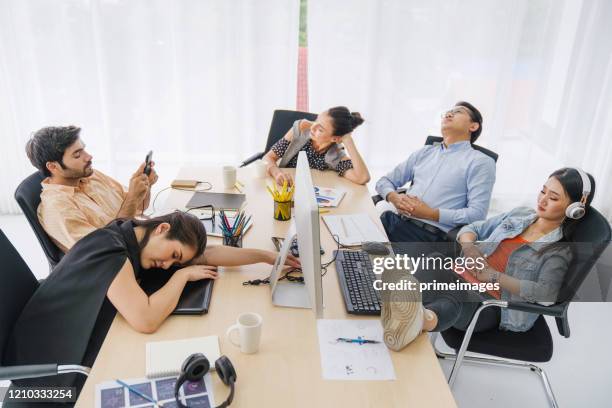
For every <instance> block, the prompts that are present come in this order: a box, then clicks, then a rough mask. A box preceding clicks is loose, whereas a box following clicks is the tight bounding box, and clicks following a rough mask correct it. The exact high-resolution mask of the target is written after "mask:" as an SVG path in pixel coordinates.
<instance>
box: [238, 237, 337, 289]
mask: <svg viewBox="0 0 612 408" xmlns="http://www.w3.org/2000/svg"><path fill="white" fill-rule="evenodd" d="M332 237H333V238H334V241H335V242H336V244H337V251H336V253H335V254H334V257H333V258H332V260H331V261H329V262H326V263H322V264H321V277H323V276H325V274H327V267H328V266H329V265H331V264H332V263H334V262H335V261H336V258H337V257H338V251H340V247H345V246H344V245H342V244H341V243H340V238H339V237H338V235H335V234H334V235H332ZM297 272H300V273H301V272H302V269H301V268H293V269H291V270H289V271H288V272H287V273H285V274H284V275H283V276H282V277H281V278H280V279H279V281H281V280H283V279H287V280H288V281H289V282H298V283H304V277H303V276H291V275H290V274H291V273H297ZM269 284H270V276H268V277H267V278H264V279H253V280H249V281H244V282H242V285H244V286H259V285H269Z"/></svg>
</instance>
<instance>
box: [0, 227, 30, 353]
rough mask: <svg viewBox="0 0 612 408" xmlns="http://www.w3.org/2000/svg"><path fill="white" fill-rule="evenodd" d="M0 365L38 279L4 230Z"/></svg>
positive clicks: (1, 239) (1, 242) (0, 248)
mask: <svg viewBox="0 0 612 408" xmlns="http://www.w3.org/2000/svg"><path fill="white" fill-rule="evenodd" d="M0 264H1V265H2V267H1V268H0V280H1V281H2V284H0V365H3V364H1V363H2V361H1V359H2V356H3V355H4V349H5V347H6V344H7V341H8V336H9V335H10V334H11V331H12V329H13V325H14V324H15V322H16V321H17V318H18V317H19V315H20V314H21V311H22V310H23V308H24V306H25V305H26V303H27V302H28V300H30V298H31V297H32V295H33V294H34V292H35V291H36V289H37V288H38V281H37V280H36V278H35V277H34V275H33V274H32V271H30V268H28V265H26V263H25V262H24V260H23V259H22V258H21V256H20V255H19V253H18V252H17V250H16V249H15V247H14V246H13V244H11V242H10V241H9V240H8V238H7V237H6V235H4V232H2V230H0Z"/></svg>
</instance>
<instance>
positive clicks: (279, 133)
mask: <svg viewBox="0 0 612 408" xmlns="http://www.w3.org/2000/svg"><path fill="white" fill-rule="evenodd" d="M299 119H307V120H311V121H312V120H316V119H317V114H316V113H309V112H300V111H292V110H281V109H279V110H275V111H274V114H273V115H272V123H271V124H270V131H269V132H268V140H267V141H266V147H265V149H264V151H263V152H260V153H256V154H254V155H253V156H251V157H249V158H248V159H246V160H245V161H243V162H242V163H241V164H240V167H244V166H248V165H249V164H251V163H252V162H254V161H255V160H259V159H261V158H262V157H263V156H264V155H265V154H266V153H267V152H269V151H270V149H271V148H272V146H273V145H274V143H276V142H278V141H279V140H280V138H281V137H283V136H285V133H287V131H288V130H289V129H291V126H293V122H295V121H296V120H299Z"/></svg>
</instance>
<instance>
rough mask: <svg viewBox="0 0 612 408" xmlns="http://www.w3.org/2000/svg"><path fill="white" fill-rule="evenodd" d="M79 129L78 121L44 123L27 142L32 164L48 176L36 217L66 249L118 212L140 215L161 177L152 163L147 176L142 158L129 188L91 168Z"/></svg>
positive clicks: (54, 239)
mask: <svg viewBox="0 0 612 408" xmlns="http://www.w3.org/2000/svg"><path fill="white" fill-rule="evenodd" d="M80 132H81V129H80V128H79V127H76V126H65V127H45V128H42V129H40V130H39V131H37V132H36V133H34V135H33V136H32V138H31V139H30V140H29V141H28V143H27V145H26V153H27V155H28V158H29V159H30V161H31V162H32V164H33V165H34V167H36V168H37V169H38V170H40V171H41V172H43V173H44V174H45V175H46V176H47V178H45V179H44V180H43V181H42V183H41V184H42V193H41V194H40V200H41V202H40V205H39V206H38V219H39V220H40V223H41V225H42V226H43V228H44V229H45V231H46V232H47V234H49V236H50V237H51V239H52V240H53V242H55V244H56V245H57V246H58V247H59V248H60V249H61V250H62V251H64V252H67V251H68V250H69V249H70V248H71V247H72V246H73V245H74V244H75V243H76V242H77V241H78V240H79V239H81V238H83V237H84V236H85V235H87V234H89V233H90V232H92V231H94V230H96V229H98V228H102V227H104V226H105V225H106V224H108V223H109V222H110V221H111V220H114V219H115V218H131V217H134V216H137V215H141V214H142V212H143V211H144V209H145V208H147V207H148V206H149V199H150V196H151V186H152V185H153V184H155V182H156V181H157V178H158V177H157V173H156V172H155V170H153V169H151V173H150V174H149V175H148V176H147V175H146V174H144V166H145V164H144V163H142V164H141V165H140V166H139V167H138V169H137V170H136V172H135V173H134V174H133V175H132V177H131V178H130V183H129V187H128V189H127V191H126V190H125V189H124V187H123V186H122V185H121V184H120V183H119V182H117V181H116V180H114V179H113V178H111V177H109V176H107V175H105V174H104V173H102V172H101V171H99V170H94V169H93V167H92V156H91V155H90V154H89V153H88V152H87V151H86V150H85V144H84V143H83V141H82V140H81V138H80ZM151 166H153V163H151Z"/></svg>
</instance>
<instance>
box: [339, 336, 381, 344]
mask: <svg viewBox="0 0 612 408" xmlns="http://www.w3.org/2000/svg"><path fill="white" fill-rule="evenodd" d="M336 341H341V342H343V343H359V344H378V343H380V341H376V340H366V339H362V338H358V339H347V338H346V337H338V338H337V339H336Z"/></svg>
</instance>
